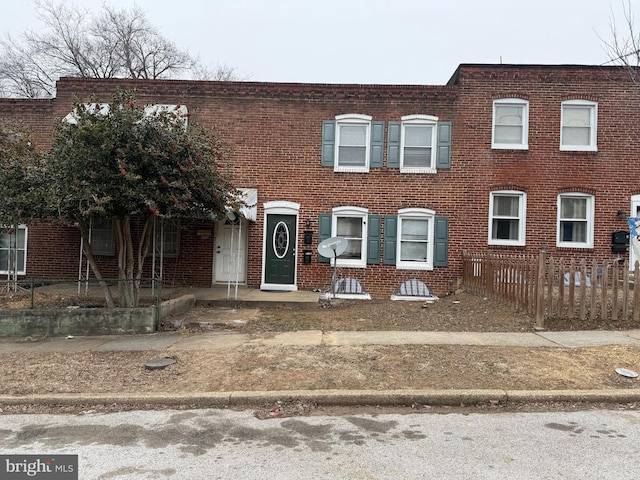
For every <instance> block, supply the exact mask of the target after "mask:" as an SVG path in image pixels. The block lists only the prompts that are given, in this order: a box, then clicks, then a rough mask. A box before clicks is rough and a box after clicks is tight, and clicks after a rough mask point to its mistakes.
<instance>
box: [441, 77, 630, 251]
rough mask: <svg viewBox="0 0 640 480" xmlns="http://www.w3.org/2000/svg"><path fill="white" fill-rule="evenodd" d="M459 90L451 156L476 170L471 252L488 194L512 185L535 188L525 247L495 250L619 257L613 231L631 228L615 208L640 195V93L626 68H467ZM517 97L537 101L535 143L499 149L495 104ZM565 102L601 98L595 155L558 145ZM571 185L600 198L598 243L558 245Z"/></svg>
mask: <svg viewBox="0 0 640 480" xmlns="http://www.w3.org/2000/svg"><path fill="white" fill-rule="evenodd" d="M459 86H460V89H461V90H460V96H459V99H460V100H459V102H458V118H460V119H461V121H460V122H458V124H457V125H454V130H455V132H454V142H455V143H454V146H453V157H454V159H455V160H454V161H455V165H457V166H460V165H468V166H473V170H472V171H473V175H474V177H475V178H474V181H473V182H468V184H467V186H466V188H467V190H468V193H467V195H466V196H467V197H468V199H469V202H468V204H467V205H466V206H463V210H462V214H463V216H468V217H471V218H478V219H479V221H478V223H477V228H476V232H477V235H475V236H473V237H470V238H469V239H468V242H467V244H468V248H469V249H470V250H475V251H478V250H482V249H486V248H487V237H488V222H487V220H486V219H487V217H488V201H489V192H490V191H491V190H494V189H501V188H504V187H506V186H508V187H509V188H514V189H519V190H523V191H525V192H526V193H527V244H526V247H502V248H500V247H498V248H494V249H500V250H501V251H506V252H520V251H524V252H529V253H533V252H537V251H538V250H539V249H540V248H546V249H547V251H548V252H549V253H550V254H552V255H554V256H565V257H572V256H578V257H580V258H585V257H586V258H594V257H595V258H598V259H610V258H616V257H617V256H618V254H615V253H612V252H611V234H612V232H614V231H616V230H626V229H627V225H626V219H625V220H621V219H618V218H617V216H616V214H617V212H618V210H625V211H626V212H627V213H629V209H630V203H631V196H632V195H635V194H638V193H640V162H638V155H637V153H636V148H635V143H636V140H635V139H637V138H638V134H639V133H640V131H639V130H638V125H640V123H639V120H640V118H639V115H640V113H639V112H638V108H637V107H638V93H640V90H638V89H637V87H636V88H633V87H632V86H631V85H630V83H629V78H628V76H627V73H626V72H624V71H623V70H620V69H617V68H600V67H562V68H552V67H544V66H532V67H518V66H494V67H492V68H490V69H487V68H484V67H482V66H467V67H465V66H462V67H461V69H460V77H459ZM514 97H515V98H523V99H525V100H528V101H529V149H528V150H524V151H516V150H492V149H491V128H492V127H491V124H492V102H493V100H495V99H499V98H514ZM565 100H589V101H594V102H597V103H598V119H597V145H598V151H597V152H570V151H560V149H559V146H560V113H561V102H563V101H565ZM456 127H457V128H456ZM472 171H471V170H469V173H470V174H471V172H472ZM566 191H580V192H584V193H591V194H593V195H594V196H595V232H594V248H593V249H586V250H581V249H567V248H556V216H557V212H556V210H557V196H558V194H559V193H563V192H566ZM454 228H455V227H454ZM456 243H457V242H456ZM624 257H626V255H625V256H624Z"/></svg>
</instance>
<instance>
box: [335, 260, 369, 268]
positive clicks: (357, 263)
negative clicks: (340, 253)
mask: <svg viewBox="0 0 640 480" xmlns="http://www.w3.org/2000/svg"><path fill="white" fill-rule="evenodd" d="M333 263H334V261H333V260H332V261H331V266H332V267H333V266H334V265H333ZM337 266H338V268H367V264H366V262H361V261H353V262H350V261H348V260H340V259H338V265H337Z"/></svg>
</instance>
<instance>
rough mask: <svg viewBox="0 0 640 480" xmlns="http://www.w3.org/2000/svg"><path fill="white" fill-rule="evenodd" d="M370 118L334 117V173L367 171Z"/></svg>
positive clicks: (361, 116) (357, 116)
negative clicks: (335, 146)
mask: <svg viewBox="0 0 640 480" xmlns="http://www.w3.org/2000/svg"><path fill="white" fill-rule="evenodd" d="M370 129H371V117H370V116H368V115H339V116H337V117H336V145H337V149H336V163H335V170H336V171H344V172H368V171H369V141H370V140H369V136H370V135H371V133H370Z"/></svg>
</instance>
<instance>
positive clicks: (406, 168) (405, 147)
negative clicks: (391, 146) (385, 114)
mask: <svg viewBox="0 0 640 480" xmlns="http://www.w3.org/2000/svg"><path fill="white" fill-rule="evenodd" d="M437 123H438V117H432V116H429V115H407V116H404V117H402V136H401V137H402V139H401V149H400V151H401V155H400V171H401V172H402V173H435V172H436V165H435V162H436V147H435V145H436V130H437V128H436V127H437Z"/></svg>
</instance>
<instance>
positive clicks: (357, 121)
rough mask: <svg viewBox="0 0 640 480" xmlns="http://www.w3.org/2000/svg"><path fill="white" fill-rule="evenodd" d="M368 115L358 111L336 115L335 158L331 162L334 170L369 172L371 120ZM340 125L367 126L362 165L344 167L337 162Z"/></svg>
mask: <svg viewBox="0 0 640 480" xmlns="http://www.w3.org/2000/svg"><path fill="white" fill-rule="evenodd" d="M372 119H373V117H372V116H370V115H362V114H359V113H348V114H344V115H336V146H335V159H334V162H333V171H334V172H350V173H369V165H370V162H371V120H372ZM341 125H365V126H366V127H367V133H366V138H365V156H364V161H365V164H364V166H362V167H356V166H351V167H345V166H340V165H339V164H338V158H339V157H340V126H341Z"/></svg>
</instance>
